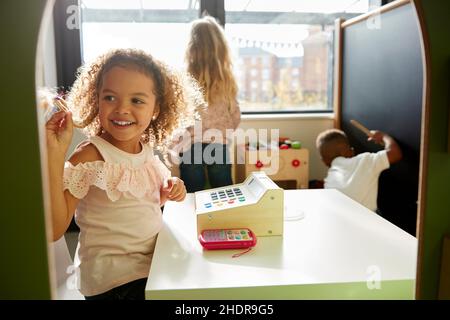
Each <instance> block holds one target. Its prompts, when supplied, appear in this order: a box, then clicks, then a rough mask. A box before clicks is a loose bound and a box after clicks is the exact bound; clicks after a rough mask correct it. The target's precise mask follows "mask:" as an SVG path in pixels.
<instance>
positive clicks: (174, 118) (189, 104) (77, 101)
mask: <svg viewBox="0 0 450 320" xmlns="http://www.w3.org/2000/svg"><path fill="white" fill-rule="evenodd" d="M117 66H119V67H125V68H132V69H135V70H136V71H138V72H142V73H143V74H145V75H147V76H149V77H150V78H151V79H152V80H153V82H154V86H155V89H154V91H155V92H154V93H155V96H156V104H157V105H159V110H160V111H159V115H158V117H157V118H156V119H155V120H152V121H151V123H150V125H149V126H148V128H147V129H146V130H145V131H144V133H143V135H142V142H144V143H148V142H149V143H151V144H152V145H153V146H154V147H156V148H157V149H160V150H162V151H165V145H166V143H167V142H169V141H170V139H171V137H172V134H173V133H174V131H175V130H176V129H180V128H184V127H187V126H189V125H192V124H193V121H194V119H195V118H196V117H198V116H197V115H196V114H197V112H196V111H197V109H198V108H203V107H205V105H206V103H205V101H204V100H203V95H202V92H201V90H200V89H199V86H198V85H197V82H196V81H195V80H194V79H192V77H190V76H189V75H187V74H183V73H178V72H175V71H174V70H171V69H170V68H169V67H168V66H166V65H165V64H163V63H162V62H160V61H158V60H156V59H154V58H153V57H152V56H151V55H150V54H147V53H145V52H144V51H142V50H137V49H114V50H111V51H109V52H107V53H105V54H103V55H101V56H99V57H98V58H97V59H95V60H94V61H93V62H92V63H90V64H88V65H85V66H83V67H81V68H80V69H79V70H78V77H77V79H76V81H75V83H74V85H73V87H72V89H71V91H70V92H69V95H68V99H67V102H68V105H69V109H70V110H71V111H72V112H73V114H74V118H75V119H78V122H79V123H81V125H82V127H84V131H85V133H86V134H87V135H89V136H93V135H100V134H101V132H102V128H101V125H100V120H99V117H98V108H99V90H100V88H101V85H102V81H103V78H104V75H105V74H106V73H107V72H108V71H110V70H111V69H112V68H114V67H117Z"/></svg>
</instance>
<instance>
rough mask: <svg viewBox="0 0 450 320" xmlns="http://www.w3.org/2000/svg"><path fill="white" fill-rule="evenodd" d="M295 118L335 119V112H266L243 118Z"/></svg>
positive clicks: (247, 115) (243, 115)
mask: <svg viewBox="0 0 450 320" xmlns="http://www.w3.org/2000/svg"><path fill="white" fill-rule="evenodd" d="M294 119H310V120H317V119H331V120H333V119H334V113H329V112H327V113H325V112H324V113H284V114H280V113H265V114H242V115H241V120H244V121H245V120H252V121H253V120H263V121H264V120H294Z"/></svg>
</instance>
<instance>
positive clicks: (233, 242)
mask: <svg viewBox="0 0 450 320" xmlns="http://www.w3.org/2000/svg"><path fill="white" fill-rule="evenodd" d="M198 239H199V241H200V244H201V245H202V246H203V248H205V249H207V250H219V249H245V248H250V247H254V246H255V245H256V236H255V235H254V234H253V232H252V231H251V230H250V229H248V228H236V229H209V230H203V231H202V232H201V233H200V235H199V236H198Z"/></svg>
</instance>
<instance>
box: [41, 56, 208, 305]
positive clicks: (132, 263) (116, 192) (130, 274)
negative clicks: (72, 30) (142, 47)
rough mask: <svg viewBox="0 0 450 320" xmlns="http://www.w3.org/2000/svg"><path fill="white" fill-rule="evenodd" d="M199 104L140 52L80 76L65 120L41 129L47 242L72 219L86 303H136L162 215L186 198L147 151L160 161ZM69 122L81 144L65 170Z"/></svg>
mask: <svg viewBox="0 0 450 320" xmlns="http://www.w3.org/2000/svg"><path fill="white" fill-rule="evenodd" d="M202 103H204V101H203V99H202V96H201V92H200V91H199V90H198V88H196V87H195V81H189V77H182V76H181V75H180V74H178V73H175V72H173V71H171V70H170V69H169V68H168V67H166V66H165V65H164V64H162V63H161V62H159V61H157V60H155V59H153V58H152V57H151V56H150V55H148V54H146V53H144V52H143V51H139V50H133V49H117V50H113V51H110V52H108V53H106V54H104V55H102V56H100V57H98V58H97V59H96V60H95V61H93V62H92V63H91V64H90V65H87V66H84V67H83V68H82V69H81V71H80V72H79V75H78V77H77V80H76V81H75V83H74V85H73V88H72V90H71V91H70V93H69V95H68V99H67V106H68V110H70V112H64V111H61V112H58V113H56V114H54V115H53V116H52V117H51V118H50V120H49V121H48V122H47V124H46V133H47V153H48V168H49V179H50V191H51V210H52V226H53V237H54V240H57V239H59V238H60V237H61V236H63V234H64V233H65V231H66V230H67V228H68V226H69V224H70V221H71V220H72V217H73V216H74V215H75V221H76V223H77V224H78V226H79V227H80V234H79V243H78V248H77V253H76V258H75V261H76V263H77V267H79V276H80V279H79V280H80V282H79V289H80V291H81V293H82V294H83V295H84V296H85V297H86V299H144V292H145V284H146V279H147V276H148V273H149V268H150V263H151V260H152V255H153V250H154V246H155V241H156V236H157V234H158V232H159V230H160V229H161V227H162V216H161V208H160V207H161V206H162V205H163V204H164V202H165V201H166V200H172V201H182V200H183V199H184V198H185V195H186V189H185V187H184V183H183V181H182V180H180V179H178V178H176V177H171V176H170V172H169V170H168V169H167V168H166V167H165V166H164V164H163V163H162V162H161V160H160V159H159V158H158V156H157V155H154V154H153V149H158V150H160V151H161V153H162V154H164V151H165V149H166V145H167V143H168V142H169V141H170V140H171V135H172V134H173V132H174V130H175V129H178V128H180V127H183V126H188V125H189V124H192V123H193V119H194V116H195V112H196V111H195V110H196V107H201V106H202ZM72 114H73V118H74V120H72ZM74 122H75V123H76V124H77V126H79V127H83V128H84V131H85V133H86V134H87V135H88V139H87V140H86V141H85V142H83V143H81V144H80V145H79V146H78V147H77V149H76V150H75V152H74V153H73V154H72V155H71V156H70V158H69V159H68V161H67V162H65V156H66V153H67V151H68V148H69V144H70V142H71V139H72V130H73V129H72V128H73V123H74ZM77 260H78V262H77Z"/></svg>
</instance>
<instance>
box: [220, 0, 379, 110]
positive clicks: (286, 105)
mask: <svg viewBox="0 0 450 320" xmlns="http://www.w3.org/2000/svg"><path fill="white" fill-rule="evenodd" d="M373 3H374V1H373V0H359V1H358V0H356V1H355V0H333V1H329V0H314V1H292V0H249V1H240V0H225V17H226V18H225V21H226V24H225V33H226V35H227V38H228V40H229V43H230V46H231V48H232V51H233V55H234V57H235V59H239V60H240V61H243V62H244V64H243V65H242V64H241V65H239V68H240V69H241V72H244V73H245V72H246V71H250V74H251V75H252V77H247V78H237V80H238V86H239V90H240V91H243V92H244V94H242V95H240V97H244V99H241V101H240V106H241V109H242V111H243V112H270V111H273V110H277V111H297V112H298V111H327V110H331V109H332V98H331V97H332V91H333V81H332V80H333V47H334V44H333V31H334V21H335V19H336V18H338V17H343V18H345V19H349V18H352V17H354V16H357V15H359V14H361V13H365V12H367V11H369V9H370V10H371V9H372V7H371V5H372V4H373ZM377 5H379V4H377ZM255 70H259V72H258V73H259V74H260V75H261V76H260V77H259V78H255V77H254V75H255ZM255 81H259V82H260V83H259V84H258V85H256V84H255V83H254V82H255ZM267 81H270V82H271V85H270V86H269V85H267ZM249 87H251V88H252V89H253V88H255V87H258V88H261V89H260V90H262V91H260V92H258V95H256V96H255V95H254V94H250V95H247V94H245V91H246V89H247V88H249ZM245 97H249V98H250V99H248V100H246V99H245Z"/></svg>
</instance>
